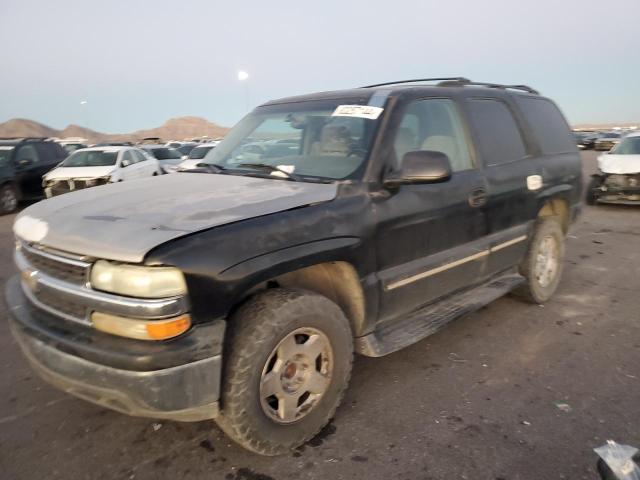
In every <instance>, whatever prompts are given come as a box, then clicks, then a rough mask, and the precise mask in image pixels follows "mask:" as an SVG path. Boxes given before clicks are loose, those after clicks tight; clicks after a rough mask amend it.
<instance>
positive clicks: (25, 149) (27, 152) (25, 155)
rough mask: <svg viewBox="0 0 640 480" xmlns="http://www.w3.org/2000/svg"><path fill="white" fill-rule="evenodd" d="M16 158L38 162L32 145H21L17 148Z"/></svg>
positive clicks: (36, 153) (19, 160)
mask: <svg viewBox="0 0 640 480" xmlns="http://www.w3.org/2000/svg"><path fill="white" fill-rule="evenodd" d="M16 158H17V159H18V162H21V161H22V160H31V163H38V152H37V151H36V149H35V147H34V146H33V145H23V146H22V147H20V148H19V149H18V153H17V155H16Z"/></svg>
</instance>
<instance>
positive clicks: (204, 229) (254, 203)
mask: <svg viewBox="0 0 640 480" xmlns="http://www.w3.org/2000/svg"><path fill="white" fill-rule="evenodd" d="M437 81H438V83H437V84H435V85H432V84H430V81H429V80H423V81H411V82H397V83H393V84H382V85H373V86H370V87H364V88H358V89H352V90H344V91H336V92H326V93H317V94H312V95H305V96H300V97H293V98H286V99H282V100H276V101H271V102H269V103H266V104H264V105H262V106H260V107H258V108H256V109H255V110H254V111H253V112H252V113H251V114H249V115H248V116H247V117H245V118H244V119H243V120H242V121H241V122H240V123H239V124H238V125H236V127H235V128H234V129H233V130H232V131H231V132H230V133H229V134H228V135H227V136H226V137H225V139H224V141H223V142H222V143H221V144H220V145H219V146H217V147H216V148H215V149H214V150H212V151H210V152H209V153H208V154H207V156H206V157H205V158H204V159H203V163H202V164H199V168H198V169H197V170H195V171H194V170H190V171H189V172H192V173H178V174H174V175H165V176H163V177H158V178H154V179H149V180H148V181H146V183H144V182H145V180H141V181H138V182H123V183H119V184H112V185H107V186H100V187H96V188H92V189H87V190H82V191H78V192H75V193H71V194H68V195H63V196H61V197H56V198H52V199H50V200H46V201H44V202H41V203H38V204H36V205H33V206H31V207H29V208H27V209H25V210H24V211H23V212H22V213H21V214H20V216H19V217H18V218H17V220H16V222H15V225H14V231H15V233H16V236H17V238H18V247H17V251H16V257H15V258H16V262H17V265H18V267H19V269H20V271H21V272H22V273H21V276H20V277H15V278H13V279H12V280H10V281H9V283H8V285H7V302H8V305H9V307H10V316H11V319H10V325H11V329H12V331H13V333H14V335H15V337H16V339H17V340H18V342H19V344H20V346H21V347H22V350H23V351H24V354H25V355H26V357H27V358H28V359H29V361H30V362H31V364H32V365H33V367H34V369H35V370H37V371H38V372H39V373H40V374H41V375H42V376H43V377H44V378H45V379H47V380H48V381H50V382H51V383H53V384H55V385H57V386H59V387H60V388H62V389H64V390H66V391H68V392H69V393H72V394H74V395H77V396H79V397H82V398H85V399H87V400H90V401H92V402H95V403H98V404H100V405H103V406H105V407H108V408H112V409H115V410H119V411H121V412H125V413H128V414H131V415H141V416H150V417H157V418H168V419H175V420H183V421H196V420H203V419H211V418H215V419H216V421H217V423H218V424H219V425H220V426H221V427H222V429H223V430H224V431H225V432H227V434H228V435H229V436H230V437H231V438H233V439H234V440H235V441H236V442H238V443H239V444H241V445H242V446H244V447H246V448H248V449H250V450H253V451H254V452H258V453H261V454H267V455H274V454H279V453H283V452H285V451H287V450H288V449H291V448H293V447H296V446H297V445H300V444H302V443H303V442H305V441H306V440H308V439H309V438H311V437H313V436H314V435H315V434H316V433H317V432H318V431H319V430H320V429H321V428H322V427H323V425H325V424H326V422H327V421H328V420H329V419H330V418H331V417H332V415H333V414H334V412H335V409H336V408H337V406H338V404H339V403H340V400H341V398H342V395H343V393H344V391H345V389H346V387H347V383H348V381H349V376H350V373H351V364H352V360H353V353H354V352H356V353H359V354H362V355H367V356H374V357H377V356H382V355H386V354H389V353H391V352H394V351H396V350H398V349H400V348H403V347H406V346H407V345H410V344H412V343H414V342H417V341H419V340H421V339H423V338H425V337H426V336H428V335H431V334H432V333H434V332H435V331H436V330H438V329H439V328H440V327H442V326H443V325H445V324H446V323H447V322H449V321H451V320H453V319H455V318H456V317H459V316H460V315H463V314H465V313H468V312H471V311H473V310H475V309H478V308H480V307H482V306H483V305H485V304H487V303H489V302H491V301H493V300H495V299H497V298H498V297H500V296H502V295H505V294H506V293H508V292H514V293H515V294H517V295H519V296H521V297H523V298H525V299H527V300H529V301H532V302H535V303H542V302H545V301H546V300H548V299H549V298H550V297H551V295H552V294H553V293H554V291H555V290H556V288H557V286H558V283H559V282H560V276H561V272H562V265H563V258H564V249H565V235H566V233H567V230H568V228H569V226H570V224H571V223H572V221H573V220H574V219H575V218H576V215H577V214H578V211H579V205H580V195H581V160H580V156H579V154H578V151H577V150H576V146H575V143H574V141H573V137H572V135H571V132H570V131H569V128H568V126H567V123H566V121H565V119H564V118H563V116H562V114H561V113H560V111H559V110H558V108H557V107H556V106H555V104H554V103H553V102H551V101H550V100H548V99H546V98H544V97H542V96H540V95H539V94H538V93H537V92H536V91H534V90H532V89H531V88H528V87H525V86H504V85H494V84H478V83H474V82H471V81H469V80H466V79H463V78H453V79H437ZM431 83H432V82H431ZM248 145H259V146H260V147H261V149H260V151H261V152H262V153H261V154H256V153H255V151H254V150H255V149H249V148H246V147H247V146H248ZM283 147H286V148H283Z"/></svg>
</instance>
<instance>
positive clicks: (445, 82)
mask: <svg viewBox="0 0 640 480" xmlns="http://www.w3.org/2000/svg"><path fill="white" fill-rule="evenodd" d="M421 82H438V83H437V84H436V86H437V87H465V86H473V87H487V88H499V89H502V90H520V91H523V92H527V93H531V94H534V95H539V94H540V92H538V91H537V90H534V89H533V88H531V87H528V86H527V85H502V84H499V83H486V82H474V81H472V80H469V79H468V78H464V77H442V78H416V79H413V80H399V81H396V82H385V83H377V84H375V85H367V86H366V87H362V88H374V87H384V86H387V85H401V84H403V83H421Z"/></svg>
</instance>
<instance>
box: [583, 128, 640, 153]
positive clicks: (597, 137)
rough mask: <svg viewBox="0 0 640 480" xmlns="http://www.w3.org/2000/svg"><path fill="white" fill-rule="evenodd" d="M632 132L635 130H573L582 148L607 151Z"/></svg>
mask: <svg viewBox="0 0 640 480" xmlns="http://www.w3.org/2000/svg"><path fill="white" fill-rule="evenodd" d="M630 132H633V130H622V129H621V130H617V131H601V132H573V136H574V138H575V141H576V145H577V146H578V148H580V149H584V150H599V151H607V150H611V149H612V148H613V147H615V146H616V145H617V144H618V143H619V142H620V140H622V139H623V138H624V137H625V136H626V135H628V134H629V133H630Z"/></svg>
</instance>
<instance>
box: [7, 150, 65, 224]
mask: <svg viewBox="0 0 640 480" xmlns="http://www.w3.org/2000/svg"><path fill="white" fill-rule="evenodd" d="M66 156H67V152H66V151H65V150H64V148H62V147H61V146H60V145H59V144H58V143H56V142H53V141H49V140H46V139H44V138H20V139H0V215H2V214H6V213H11V212H13V211H14V210H15V209H16V208H18V202H20V201H21V200H39V199H41V198H42V197H44V191H43V190H42V176H43V175H44V174H45V173H47V172H48V171H49V170H51V169H52V168H54V167H55V166H56V165H57V164H58V163H60V162H61V161H62V160H64V159H65V157H66Z"/></svg>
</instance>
